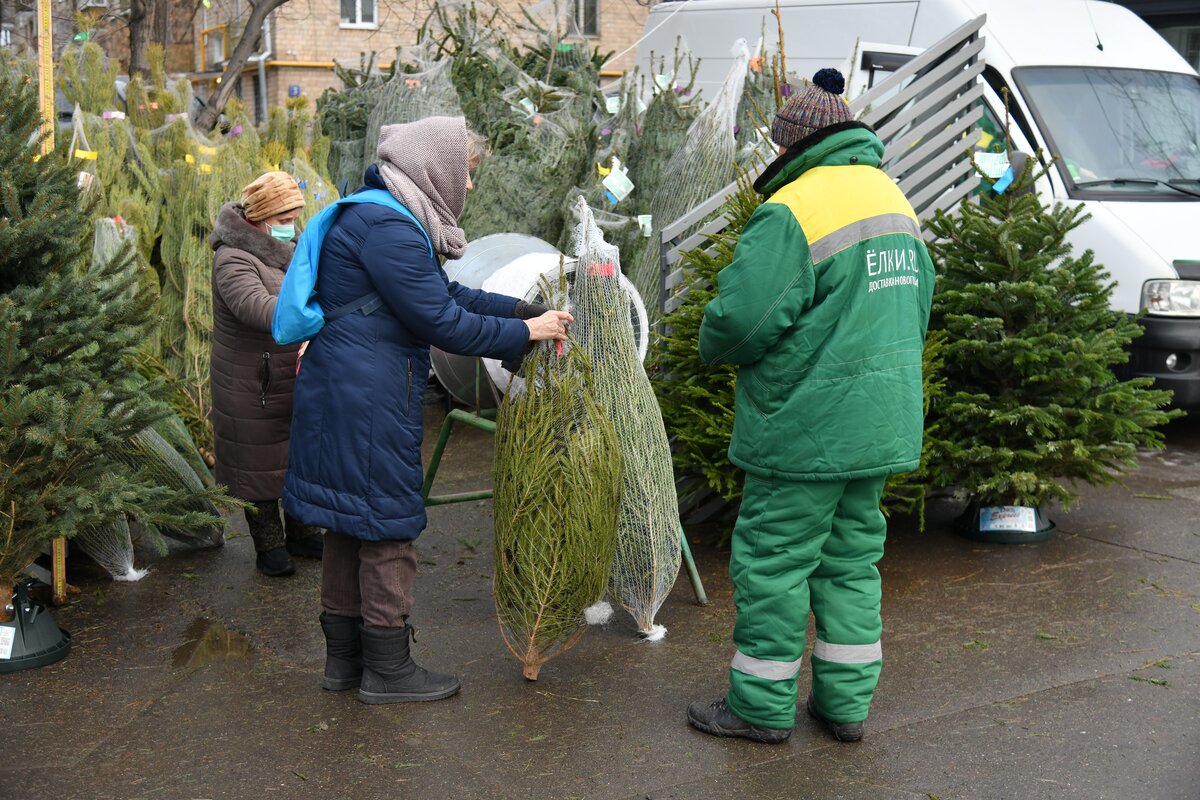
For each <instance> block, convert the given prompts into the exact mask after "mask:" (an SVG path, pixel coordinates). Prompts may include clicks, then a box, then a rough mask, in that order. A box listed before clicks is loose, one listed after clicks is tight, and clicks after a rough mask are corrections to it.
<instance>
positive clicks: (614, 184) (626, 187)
mask: <svg viewBox="0 0 1200 800" xmlns="http://www.w3.org/2000/svg"><path fill="white" fill-rule="evenodd" d="M601 183H602V184H604V188H605V189H608V193H609V194H610V195H611V198H612V199H613V202H614V203H619V202H621V201H622V200H624V199H625V198H626V197H629V194H630V192H632V191H633V181H631V180H629V176H628V175H626V174H625V173H624V172H618V171H617V169H616V164H615V163H614V165H613V171H612V172H610V173H609V174H608V177H606V178H605V179H604V180H603V181H601Z"/></svg>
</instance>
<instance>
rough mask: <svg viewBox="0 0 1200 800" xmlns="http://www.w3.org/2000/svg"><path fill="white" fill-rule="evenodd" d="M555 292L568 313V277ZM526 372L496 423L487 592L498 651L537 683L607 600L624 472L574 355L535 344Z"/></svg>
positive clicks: (579, 355) (585, 369)
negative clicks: (492, 565)
mask: <svg viewBox="0 0 1200 800" xmlns="http://www.w3.org/2000/svg"><path fill="white" fill-rule="evenodd" d="M555 289H556V290H554V291H552V290H551V288H550V286H549V285H546V286H545V288H544V291H543V293H544V294H545V295H547V296H549V297H550V299H551V301H552V302H551V303H550V305H551V306H552V307H556V308H566V277H565V274H563V273H560V276H559V280H558V283H557V286H556V287H555ZM554 301H557V302H554ZM523 371H524V372H525V374H526V375H527V376H528V381H527V383H526V386H525V387H524V389H523V390H520V391H510V392H509V393H508V394H507V395H506V397H505V399H504V402H503V403H502V404H501V406H500V410H499V413H498V414H497V417H496V449H495V460H494V464H493V478H494V486H495V490H494V491H495V500H494V517H495V524H496V550H495V558H496V577H495V582H494V584H493V588H494V592H495V597H496V613H497V617H498V619H499V622H500V633H501V635H502V636H503V638H504V643H505V645H507V647H508V649H509V650H510V651H512V653H513V655H515V656H516V657H517V659H518V660H520V661H521V663H522V664H523V665H524V675H525V677H526V678H527V679H529V680H537V676H538V671H539V670H540V669H541V666H542V664H544V663H545V662H546V661H548V660H549V659H551V658H553V657H555V656H556V655H558V654H559V653H562V652H563V651H565V650H566V649H568V648H569V647H571V646H572V645H574V644H575V642H577V641H578V640H579V637H580V636H582V635H583V633H584V631H585V630H586V629H587V617H586V616H585V614H586V612H587V609H589V608H590V607H592V606H593V605H594V604H595V603H596V602H597V601H598V600H599V599H600V598H601V597H602V596H603V595H604V590H605V585H606V584H607V582H608V568H609V564H610V563H611V561H612V557H613V550H614V547H615V546H616V538H617V501H618V497H619V494H620V491H621V474H622V466H621V452H620V449H619V447H618V445H617V441H616V434H615V432H614V430H613V425H612V423H611V422H610V421H609V420H608V418H607V415H606V414H605V413H604V411H603V410H602V409H601V408H600V406H599V405H598V404H597V403H596V401H595V400H594V399H593V391H592V388H591V385H590V376H589V372H590V369H589V365H588V359H587V357H586V355H585V354H584V353H583V351H582V350H581V349H580V348H578V347H575V346H574V345H573V344H570V343H568V344H566V345H563V344H560V343H557V342H540V343H538V345H537V346H536V347H535V348H534V350H533V352H532V353H530V354H529V355H528V356H527V357H526V358H525V365H524V370H523Z"/></svg>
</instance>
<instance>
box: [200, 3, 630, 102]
mask: <svg viewBox="0 0 1200 800" xmlns="http://www.w3.org/2000/svg"><path fill="white" fill-rule="evenodd" d="M595 2H596V3H597V5H598V7H597V22H598V32H599V36H598V37H583V38H581V39H580V41H584V42H586V43H587V44H588V45H590V46H594V47H597V48H599V49H600V51H601V52H604V53H608V52H614V53H617V52H619V51H628V52H625V53H623V54H621V55H620V56H619V57H618V58H615V59H614V60H613V62H612V63H611V64H609V65H607V66H606V68H605V69H607V70H615V71H621V70H624V69H628V68H631V67H632V65H633V62H634V58H635V52H634V45H635V43H636V42H637V40H638V38H639V37H640V36H641V34H642V28H643V26H644V25H645V21H646V13H647V8H646V7H645V6H642V5H640V4H639V3H638V2H637V0H595ZM234 3H235V0H214V2H213V3H212V9H210V10H208V11H207V14H206V17H207V19H208V24H209V25H210V26H211V25H214V24H217V23H216V22H215V21H217V20H224V19H231V18H233V15H234V13H235V6H234ZM241 5H242V8H243V9H244V7H245V3H244V2H242V4H241ZM497 5H498V6H500V7H501V8H503V9H504V10H505V11H506V12H507V14H508V15H509V16H510V17H512V18H514V19H516V18H519V17H520V8H521V6H522V5H523V4H522V3H520V2H517V0H499V2H498V3H497ZM432 8H433V0H416V2H412V0H406V2H396V0H390V1H389V0H378V5H377V8H376V11H377V20H376V24H375V26H373V27H367V26H362V27H351V26H346V25H343V24H342V22H341V6H340V2H339V0H290V2H288V3H287V4H286V5H284V6H282V7H281V8H280V9H279V10H277V11H276V12H275V13H274V14H273V15H272V20H271V25H272V29H271V31H272V36H271V38H272V42H271V49H272V53H271V57H270V59H269V60H268V62H267V65H266V67H267V69H266V73H267V92H266V97H267V103H268V105H269V106H274V105H279V104H282V103H283V102H284V101H285V100H286V99H287V97H288V90H289V87H299V92H300V94H301V95H302V96H304V97H307V98H308V99H309V100H310V102H315V101H316V99H317V98H318V97H319V96H320V95H321V92H323V91H324V90H325V89H326V88H329V87H337V86H340V81H339V80H338V78H337V76H336V75H335V74H334V72H333V69H332V66H331V65H332V62H333V61H334V60H337V61H340V62H343V63H346V62H350V63H357V62H358V61H359V58H360V56H361V55H362V54H364V53H366V54H369V53H371V52H375V53H376V54H377V57H376V60H377V63H383V64H387V63H390V62H391V60H392V58H393V57H394V55H395V48H396V47H397V46H404V45H411V44H413V43H414V42H415V41H416V38H417V32H418V30H419V29H420V26H421V25H422V23H423V22H424V21H425V20H426V19H427V17H428V16H429V13H430V11H431V10H432ZM242 16H243V18H244V11H243V13H242ZM197 24H198V34H197V42H200V41H201V36H200V35H199V29H200V28H201V27H202V26H203V24H204V22H203V21H198V23H197ZM236 35H237V30H236V28H234V29H233V30H231V31H230V39H229V49H230V50H232V47H233V45H234V43H235V41H236ZM196 68H197V70H203V69H204V64H203V60H202V58H201V55H200V47H197V63H196ZM257 85H258V72H257V67H256V66H255V65H254V64H250V65H248V66H247V71H246V72H244V73H243V76H242V79H241V86H240V92H239V96H240V97H241V98H242V100H243V102H245V103H246V104H247V106H249V107H251V108H254V107H255V106H254V105H253V104H254V103H255V102H256V92H257Z"/></svg>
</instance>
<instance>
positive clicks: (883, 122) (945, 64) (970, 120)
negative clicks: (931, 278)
mask: <svg viewBox="0 0 1200 800" xmlns="http://www.w3.org/2000/svg"><path fill="white" fill-rule="evenodd" d="M986 20H987V17H986V15H981V16H979V17H976V18H975V19H973V20H971V21H970V22H968V23H966V24H964V25H962V26H961V27H959V28H958V29H957V30H955V31H953V32H952V33H950V34H949V35H947V36H946V37H945V38H943V39H942V40H941V41H939V42H938V43H937V44H934V45H933V46H931V47H929V48H928V49H926V50H925V51H923V52H922V53H920V54H919V55H916V56H913V57H912V59H911V60H909V61H908V62H907V63H905V64H904V65H903V66H901V67H900V68H899V69H897V70H896V71H895V72H894V73H892V74H891V75H890V76H889V77H888V78H887V79H886V80H884V81H882V82H881V83H880V84H879V85H878V86H875V87H873V88H871V89H870V90H868V91H866V92H864V93H863V94H861V95H859V96H858V97H856V98H855V99H854V100H853V101H851V102H850V110H851V111H853V112H854V114H855V116H856V117H857V118H858V119H859V120H860V121H862V122H865V123H867V124H868V125H870V126H871V127H872V128H874V129H875V132H876V134H877V135H878V136H879V138H880V139H881V140H882V141H883V144H884V155H883V162H882V164H881V168H882V169H883V170H884V171H885V172H887V174H888V175H890V176H891V177H892V178H894V179H895V180H896V183H897V184H898V185H899V186H900V188H901V190H903V192H904V194H905V196H906V197H907V198H908V200H909V202H910V203H912V206H913V209H914V210H915V211H916V212H917V217H918V219H924V218H926V217H928V216H930V215H932V214H933V213H934V212H935V211H937V210H938V209H946V208H950V207H952V206H954V205H955V204H956V203H958V202H959V201H960V200H962V199H963V198H964V197H966V196H967V195H968V194H970V193H971V191H972V190H973V189H974V188H975V185H976V180H975V174H974V168H973V166H972V164H971V159H970V157H969V156H968V154H967V153H968V150H969V148H970V145H971V144H973V143H974V141H975V139H976V134H975V132H976V129H977V126H978V122H979V118H980V116H981V115H982V113H983V111H982V107H981V98H982V96H983V84H982V82H981V81H980V75H981V74H982V73H983V68H984V62H983V60H982V59H981V58H980V57H979V56H980V53H981V52H982V50H983V44H984V40H983V38H982V37H981V36H980V30H981V29H982V28H983V25H984V22H986ZM737 188H738V182H737V181H734V182H733V183H731V184H729V185H728V186H726V187H725V188H724V189H722V190H721V191H719V192H717V193H716V194H714V195H713V196H712V197H710V198H709V199H708V200H706V201H704V202H703V203H701V204H700V205H699V206H697V207H696V208H694V209H692V210H691V211H689V212H688V213H687V214H685V215H684V216H682V217H680V218H679V219H677V220H675V221H674V222H672V223H671V224H670V225H667V226H666V227H665V228H663V231H662V280H661V282H660V288H661V292H660V297H659V308H660V309H661V310H662V311H663V312H664V313H670V312H672V311H674V310H675V309H677V308H679V306H680V305H681V304H682V303H683V298H684V297H685V296H686V295H687V292H688V290H689V289H690V285H689V284H688V276H687V274H686V272H685V271H684V269H683V266H682V254H683V253H684V252H686V251H688V250H692V249H695V248H697V247H705V246H706V244H707V242H708V236H709V235H711V234H715V233H719V232H721V231H722V230H724V229H725V227H726V225H728V222H729V221H728V220H727V219H726V218H725V217H724V216H722V215H720V214H719V211H720V209H721V207H722V206H723V205H725V201H726V200H727V199H728V198H729V196H730V195H731V194H733V193H734V192H735V191H737ZM714 214H717V216H715V217H713V215H714ZM710 217H711V219H710Z"/></svg>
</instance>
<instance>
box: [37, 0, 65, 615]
mask: <svg viewBox="0 0 1200 800" xmlns="http://www.w3.org/2000/svg"><path fill="white" fill-rule="evenodd" d="M38 109H39V110H40V111H41V112H42V130H43V131H45V133H46V135H45V137H44V138H43V139H42V148H41V150H42V155H43V156H44V155H46V154H47V153H49V152H51V151H53V150H54V118H55V109H54V20H53V18H52V17H51V15H50V0H38ZM50 561H51V565H50V566H51V569H50V573H51V581H52V582H53V584H54V585H53V587H51V588H52V589H53V592H54V602H55V604H57V605H61V604H63V603H65V602H66V601H67V540H66V539H64V538H62V537H61V536H56V537H54V539H53V540H52V541H51V543H50Z"/></svg>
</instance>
